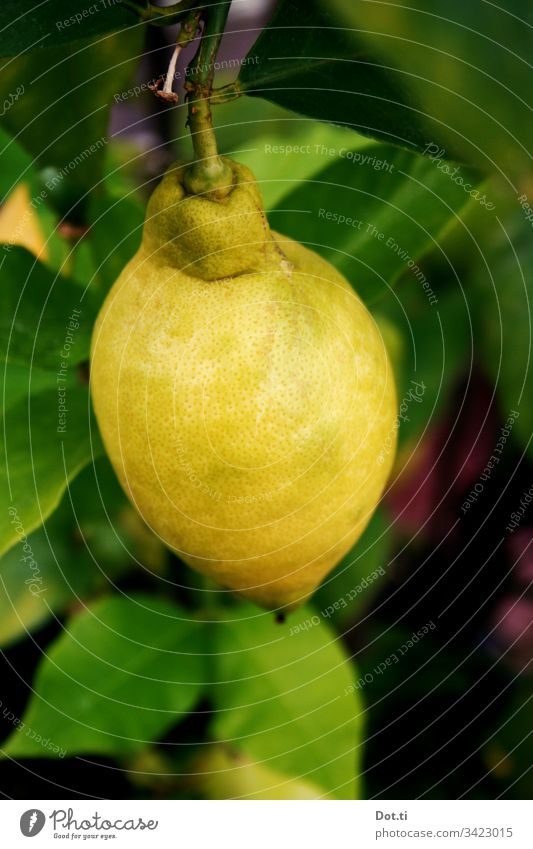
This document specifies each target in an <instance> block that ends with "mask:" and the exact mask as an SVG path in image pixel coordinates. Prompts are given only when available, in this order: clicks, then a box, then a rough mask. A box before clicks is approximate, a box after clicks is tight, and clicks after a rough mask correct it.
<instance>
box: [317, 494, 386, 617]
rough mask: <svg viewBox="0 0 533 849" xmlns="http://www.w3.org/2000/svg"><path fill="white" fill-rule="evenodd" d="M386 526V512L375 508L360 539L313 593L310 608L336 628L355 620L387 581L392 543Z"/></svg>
mask: <svg viewBox="0 0 533 849" xmlns="http://www.w3.org/2000/svg"><path fill="white" fill-rule="evenodd" d="M389 528H390V522H389V520H388V518H387V516H386V514H385V513H384V512H383V511H382V510H377V512H376V513H374V515H373V517H372V519H371V520H370V524H369V525H368V527H367V529H366V530H365V532H364V534H363V536H362V537H361V539H360V540H358V542H356V544H355V545H354V547H353V548H352V549H351V550H350V551H349V552H348V554H347V555H346V556H345V557H343V559H342V560H341V562H340V563H339V565H338V566H337V567H336V568H335V569H334V571H333V572H332V573H331V575H328V577H327V578H326V579H325V580H324V582H323V583H322V584H321V585H320V587H319V588H318V590H317V592H316V593H315V594H314V596H313V607H314V608H315V609H316V610H317V612H318V613H320V615H321V616H323V617H325V618H326V619H329V620H330V621H331V622H333V623H335V625H336V626H337V627H339V628H342V627H343V626H345V625H346V624H347V623H352V622H355V621H357V619H359V618H360V617H361V615H362V614H363V612H364V611H365V610H366V609H367V608H368V606H369V605H370V604H371V602H372V600H373V599H374V598H375V595H376V593H377V592H379V590H380V588H381V586H382V585H383V581H384V580H386V576H387V567H388V565H389V557H390V554H391V543H392V540H391V535H390V530H389Z"/></svg>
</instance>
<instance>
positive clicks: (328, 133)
mask: <svg viewBox="0 0 533 849" xmlns="http://www.w3.org/2000/svg"><path fill="white" fill-rule="evenodd" d="M236 102H237V103H239V101H236ZM290 129H291V131H290V132H289V127H287V126H284V127H283V134H282V133H281V132H280V131H278V132H277V133H264V134H262V135H260V136H259V137H258V138H253V140H252V141H253V145H254V147H250V146H249V144H247V145H246V148H245V149H244V150H238V149H237V150H232V152H231V154H230V155H234V156H235V158H236V159H237V160H238V161H239V162H242V164H243V165H247V166H248V168H250V169H251V170H252V171H253V173H254V175H255V177H256V179H257V182H258V184H259V187H260V189H261V194H262V195H263V201H264V204H265V209H267V210H268V209H275V208H276V207H277V206H278V204H279V203H280V202H282V201H283V198H284V197H285V196H286V195H288V194H289V193H290V192H292V191H293V190H294V189H295V188H296V187H297V186H299V185H301V184H302V183H305V182H307V181H308V180H311V179H314V177H315V176H316V174H318V173H319V172H320V171H322V170H323V169H324V166H325V162H327V156H325V155H324V154H323V153H321V150H322V146H324V147H326V148H327V149H328V151H330V150H333V151H335V154H334V155H335V156H337V155H338V151H339V150H341V149H344V150H346V151H348V150H350V151H355V150H359V149H361V148H364V147H366V146H367V145H368V144H369V141H368V139H365V138H363V137H362V136H357V135H355V133H350V131H349V130H347V129H346V127H333V126H329V125H325V124H317V123H316V121H310V120H306V119H303V118H300V119H298V125H297V126H296V127H294V126H292V127H291V128H290ZM270 163H272V167H268V168H267V167H265V166H266V165H267V164H268V165H269V166H270ZM351 170H352V169H350V171H351Z"/></svg>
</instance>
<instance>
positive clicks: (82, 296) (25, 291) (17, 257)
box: [0, 246, 97, 375]
mask: <svg viewBox="0 0 533 849" xmlns="http://www.w3.org/2000/svg"><path fill="white" fill-rule="evenodd" d="M0 273H1V275H2V286H1V287H0V338H1V339H2V347H1V350H0V361H1V362H6V361H7V362H10V363H15V364H18V365H23V366H26V367H33V366H35V367H37V368H38V369H50V370H51V371H53V372H54V373H56V374H65V375H66V372H67V371H68V370H69V369H70V370H72V368H73V367H74V366H76V365H77V363H80V362H83V360H87V359H88V357H89V349H90V342H91V333H92V328H93V324H94V321H95V318H96V313H97V305H96V303H95V296H94V295H93V293H92V291H91V290H90V289H89V290H88V291H87V292H85V291H84V289H83V288H82V287H81V286H78V285H74V284H73V282H72V281H71V280H68V279H66V278H64V277H61V276H58V275H55V274H52V272H50V271H49V270H48V269H47V268H46V267H45V266H44V265H42V264H41V263H40V262H38V261H37V260H36V259H35V258H34V257H33V256H32V255H31V254H30V253H29V252H28V251H26V250H24V249H23V248H19V247H9V246H6V248H5V250H4V251H2V255H1V257H0Z"/></svg>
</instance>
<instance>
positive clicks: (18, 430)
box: [0, 381, 103, 554]
mask: <svg viewBox="0 0 533 849" xmlns="http://www.w3.org/2000/svg"><path fill="white" fill-rule="evenodd" d="M59 389H61V391H62V392H64V393H65V394H64V395H60V394H59V392H58V390H59ZM0 442H1V444H0V487H1V489H2V492H4V493H5V496H4V497H5V498H6V500H7V502H8V504H9V505H10V507H9V510H8V509H6V510H4V511H2V512H0V554H3V553H4V552H5V551H7V550H8V549H9V548H10V547H11V546H12V545H14V544H15V543H16V542H17V541H21V542H22V543H24V542H25V539H26V536H27V535H28V534H29V533H31V531H33V530H35V528H37V527H39V525H41V524H42V522H43V521H44V519H46V518H47V516H49V515H50V514H51V513H52V511H53V510H54V509H55V508H56V507H57V505H58V504H59V502H60V500H61V496H62V495H63V493H64V491H65V489H66V487H67V486H68V483H69V481H71V480H72V479H73V478H74V477H75V476H76V475H77V474H78V473H79V472H80V471H81V469H83V467H84V466H86V465H87V463H89V462H90V460H91V459H93V458H94V457H97V456H98V455H99V454H100V453H101V452H102V450H103V449H102V446H101V442H100V439H99V437H98V433H97V429H96V425H95V422H94V420H93V419H92V416H91V414H90V407H89V395H88V391H87V387H86V386H76V385H75V384H73V383H72V382H71V381H67V382H66V383H65V384H58V385H57V387H56V388H55V389H49V390H42V391H41V392H39V393H37V394H35V395H29V397H23V398H21V399H20V400H18V401H16V402H15V403H13V404H9V405H6V409H5V411H4V416H3V422H2V434H1V437H0Z"/></svg>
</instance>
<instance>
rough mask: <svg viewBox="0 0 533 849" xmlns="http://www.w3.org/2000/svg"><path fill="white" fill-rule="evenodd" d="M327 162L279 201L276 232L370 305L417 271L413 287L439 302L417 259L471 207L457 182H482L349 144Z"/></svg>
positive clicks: (385, 149) (390, 151)
mask: <svg viewBox="0 0 533 849" xmlns="http://www.w3.org/2000/svg"><path fill="white" fill-rule="evenodd" d="M352 154H353V156H352ZM323 156H324V168H323V169H322V170H321V171H320V172H318V173H315V174H314V175H313V177H312V178H311V179H309V180H307V182H305V183H298V182H296V185H295V187H294V189H293V190H292V191H289V192H287V194H285V195H284V196H283V198H282V199H280V200H279V201H278V204H277V207H276V209H275V210H273V211H272V212H271V214H270V216H269V218H270V221H271V224H272V226H273V227H274V229H276V230H278V231H279V232H281V233H283V234H284V235H287V236H290V237H291V238H293V239H297V240H298V241H299V242H301V243H302V244H305V245H308V246H309V247H310V248H312V249H314V250H316V251H318V253H320V254H321V255H322V256H323V257H324V258H325V259H327V260H329V261H330V262H332V263H333V264H334V265H335V266H336V267H337V268H338V269H339V270H340V271H342V272H343V273H344V274H345V275H346V276H347V277H348V279H349V280H351V282H352V284H353V286H354V288H355V289H356V291H357V292H358V294H359V295H360V296H361V297H362V298H363V299H364V300H366V301H367V302H370V303H374V302H375V301H376V300H377V299H378V297H381V296H383V295H385V294H387V293H388V292H389V290H390V286H391V285H392V284H393V283H394V282H395V281H396V280H397V279H398V278H399V277H400V276H401V275H402V274H405V273H406V272H409V271H412V274H413V275H414V278H415V279H413V281H412V285H413V286H418V287H419V288H420V289H421V290H422V291H424V293H425V295H426V297H427V300H428V303H429V304H430V305H431V304H433V303H435V302H436V300H438V292H434V291H433V289H432V288H431V282H430V281H428V280H427V279H426V277H425V275H424V273H423V270H422V269H420V267H419V266H418V265H417V260H419V259H420V258H421V257H423V256H424V255H425V254H427V253H428V252H429V251H430V250H432V249H434V248H435V247H436V246H437V244H438V241H439V239H440V238H441V237H442V235H443V234H444V233H445V232H446V230H447V229H449V228H450V227H451V226H452V225H454V224H455V223H457V221H458V219H459V216H460V215H461V214H462V213H463V212H464V211H465V209H466V207H467V206H468V204H469V203H470V204H472V203H473V202H474V201H473V200H472V198H471V196H470V194H469V193H468V192H467V191H466V190H465V187H464V186H463V185H460V184H458V182H456V180H457V178H458V177H459V178H460V179H462V180H463V182H464V183H466V184H468V185H470V186H471V187H472V186H475V185H476V184H477V183H478V182H479V177H478V176H477V175H475V174H472V172H468V171H466V170H465V169H460V168H459V166H457V173H455V175H454V177H452V176H450V175H449V174H446V173H444V171H443V170H442V169H440V168H438V167H437V166H436V164H435V163H433V162H431V160H429V159H426V158H422V157H420V156H417V155H416V154H412V153H409V152H407V151H401V150H399V149H397V148H395V147H392V146H390V145H378V144H371V145H368V146H367V147H364V148H362V149H361V150H357V151H352V152H350V150H349V148H348V146H346V147H345V148H344V149H343V148H335V149H328V151H327V152H324V154H323ZM265 170H267V165H265ZM451 170H454V169H451ZM471 190H472V191H476V189H475V188H472V189H471ZM480 194H482V192H480ZM484 212H485V214H486V215H487V220H489V219H488V216H489V212H488V211H487V210H484Z"/></svg>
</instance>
